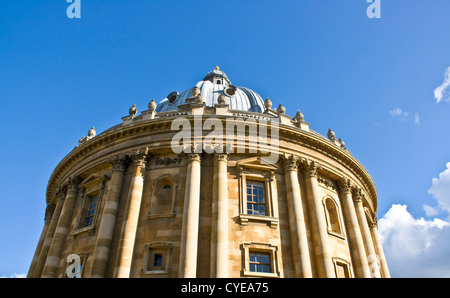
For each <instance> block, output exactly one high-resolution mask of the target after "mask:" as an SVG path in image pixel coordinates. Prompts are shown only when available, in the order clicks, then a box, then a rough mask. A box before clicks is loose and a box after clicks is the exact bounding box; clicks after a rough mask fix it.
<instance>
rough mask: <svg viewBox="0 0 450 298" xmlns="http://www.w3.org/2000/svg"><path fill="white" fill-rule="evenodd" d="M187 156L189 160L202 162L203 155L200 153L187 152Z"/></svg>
mask: <svg viewBox="0 0 450 298" xmlns="http://www.w3.org/2000/svg"><path fill="white" fill-rule="evenodd" d="M186 158H187V160H188V161H190V162H192V161H197V162H202V155H201V154H199V153H186Z"/></svg>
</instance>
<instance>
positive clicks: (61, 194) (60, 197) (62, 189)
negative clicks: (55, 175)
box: [56, 183, 67, 201]
mask: <svg viewBox="0 0 450 298" xmlns="http://www.w3.org/2000/svg"><path fill="white" fill-rule="evenodd" d="M66 192H67V184H65V183H63V184H62V185H60V186H59V187H58V189H57V190H56V196H57V197H58V201H59V200H61V201H64V199H65V198H66Z"/></svg>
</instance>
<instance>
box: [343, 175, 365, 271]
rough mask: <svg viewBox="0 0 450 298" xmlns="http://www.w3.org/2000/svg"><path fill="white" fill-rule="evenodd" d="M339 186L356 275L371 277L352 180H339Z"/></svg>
mask: <svg viewBox="0 0 450 298" xmlns="http://www.w3.org/2000/svg"><path fill="white" fill-rule="evenodd" d="M339 188H340V192H341V202H342V209H343V212H344V221H345V226H346V227H347V234H348V241H349V246H350V252H351V255H352V258H353V260H354V269H355V275H356V277H358V278H359V277H361V278H369V277H371V276H370V271H369V265H368V263H367V256H366V252H365V250H364V242H363V239H362V237H361V230H360V228H359V223H358V217H357V216H356V211H355V205H354V204H353V198H352V192H351V183H350V180H342V181H339Z"/></svg>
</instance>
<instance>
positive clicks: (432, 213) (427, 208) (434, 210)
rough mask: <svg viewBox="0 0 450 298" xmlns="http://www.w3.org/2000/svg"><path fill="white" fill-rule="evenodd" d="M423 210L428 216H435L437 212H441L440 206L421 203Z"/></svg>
mask: <svg viewBox="0 0 450 298" xmlns="http://www.w3.org/2000/svg"><path fill="white" fill-rule="evenodd" d="M423 210H425V214H426V215H427V216H428V217H432V216H436V215H438V214H439V213H441V210H440V208H436V207H431V206H428V205H425V204H424V205H423Z"/></svg>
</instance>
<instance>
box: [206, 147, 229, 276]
mask: <svg viewBox="0 0 450 298" xmlns="http://www.w3.org/2000/svg"><path fill="white" fill-rule="evenodd" d="M227 161H228V155H227V154H225V153H223V154H215V156H214V177H213V202H212V226H211V268H210V269H211V277H216V278H226V277H228V189H227V187H228V186H227V175H228V172H227V171H228V168H227Z"/></svg>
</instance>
